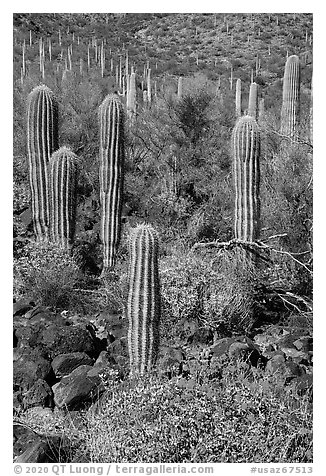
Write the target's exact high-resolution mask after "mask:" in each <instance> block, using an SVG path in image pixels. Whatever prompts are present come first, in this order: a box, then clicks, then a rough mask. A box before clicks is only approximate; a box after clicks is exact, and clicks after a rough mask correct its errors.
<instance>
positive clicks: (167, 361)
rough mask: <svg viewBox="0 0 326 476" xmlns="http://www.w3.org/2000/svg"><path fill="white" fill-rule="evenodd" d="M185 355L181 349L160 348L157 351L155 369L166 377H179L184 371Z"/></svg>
mask: <svg viewBox="0 0 326 476" xmlns="http://www.w3.org/2000/svg"><path fill="white" fill-rule="evenodd" d="M184 360H185V355H184V353H183V352H182V350H181V349H176V348H173V347H168V346H162V347H161V348H160V350H159V355H158V363H157V368H158V370H159V372H162V373H163V374H165V375H168V376H170V377H171V376H173V375H174V376H175V375H181V373H182V372H183V370H184V368H183V367H184Z"/></svg>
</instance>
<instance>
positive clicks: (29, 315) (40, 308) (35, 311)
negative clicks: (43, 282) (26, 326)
mask: <svg viewBox="0 0 326 476" xmlns="http://www.w3.org/2000/svg"><path fill="white" fill-rule="evenodd" d="M41 313H42V314H44V313H45V314H47V315H50V314H51V313H50V312H49V311H48V309H47V308H46V307H44V306H35V307H33V308H32V309H30V310H29V311H27V312H26V313H25V319H28V320H29V319H31V318H32V317H34V316H36V315H37V314H41Z"/></svg>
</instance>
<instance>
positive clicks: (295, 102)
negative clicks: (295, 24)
mask: <svg viewBox="0 0 326 476" xmlns="http://www.w3.org/2000/svg"><path fill="white" fill-rule="evenodd" d="M299 106H300V61H299V58H298V56H296V55H292V56H289V57H288V59H287V61H286V64H285V70H284V80H283V101H282V111H281V134H284V135H286V136H289V137H292V138H293V137H294V136H295V134H296V132H297V128H298V124H299Z"/></svg>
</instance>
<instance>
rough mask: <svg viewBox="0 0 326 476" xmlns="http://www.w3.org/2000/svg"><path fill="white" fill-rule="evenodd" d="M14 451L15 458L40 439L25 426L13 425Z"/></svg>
mask: <svg viewBox="0 0 326 476" xmlns="http://www.w3.org/2000/svg"><path fill="white" fill-rule="evenodd" d="M13 438H14V441H13V450H14V457H17V456H19V455H21V454H22V453H24V451H25V450H26V448H27V447H29V446H31V445H33V444H34V443H35V441H36V440H37V439H38V434H37V433H36V432H35V431H33V430H32V429H31V428H27V427H26V426H25V425H24V424H20V423H14V425H13Z"/></svg>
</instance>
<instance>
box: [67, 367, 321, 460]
mask: <svg viewBox="0 0 326 476" xmlns="http://www.w3.org/2000/svg"><path fill="white" fill-rule="evenodd" d="M311 412H312V408H311V404H310V403H309V399H308V397H306V396H303V397H300V398H298V396H297V395H296V392H295V390H294V388H292V387H289V388H284V387H283V386H282V387H280V386H279V385H276V383H275V382H274V381H272V380H271V381H269V380H268V379H267V378H266V377H265V378H264V379H262V378H261V375H258V374H257V375H256V376H254V377H253V378H250V379H248V378H246V375H245V373H244V372H243V370H242V367H241V364H239V365H237V366H233V367H232V368H231V366H230V369H229V371H228V372H226V377H225V379H224V380H223V381H222V382H216V381H213V382H210V384H209V385H207V384H205V383H204V384H202V385H200V384H198V383H196V382H193V381H188V382H187V381H185V380H184V379H183V380H181V381H178V380H176V379H173V380H171V381H163V380H160V379H158V378H157V377H154V376H149V377H146V378H142V379H141V380H136V381H126V382H123V383H117V384H115V385H111V386H110V391H109V393H108V395H107V398H106V399H103V400H102V403H101V404H100V406H99V410H98V412H97V413H95V412H92V411H90V412H89V413H88V415H87V417H86V428H85V429H84V431H83V433H82V435H80V436H82V438H81V441H80V446H79V451H78V453H77V454H75V456H74V459H73V461H74V462H78V461H79V460H82V461H84V462H85V461H91V462H93V463H94V462H96V463H97V462H101V463H105V462H120V463H123V462H128V463H134V462H137V463H140V462H142V463H153V462H155V463H158V462H160V463H165V462H168V463H189V462H191V463H198V462H205V463H219V462H223V463H227V462H228V463H242V462H243V463H245V462H247V463H248V462H256V463H259V462H262V461H263V462H264V463H271V462H273V463H281V462H283V463H285V462H287V463H290V462H291V463H295V462H298V463H299V462H300V463H304V462H311V460H312V451H311V448H312V420H311Z"/></svg>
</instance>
